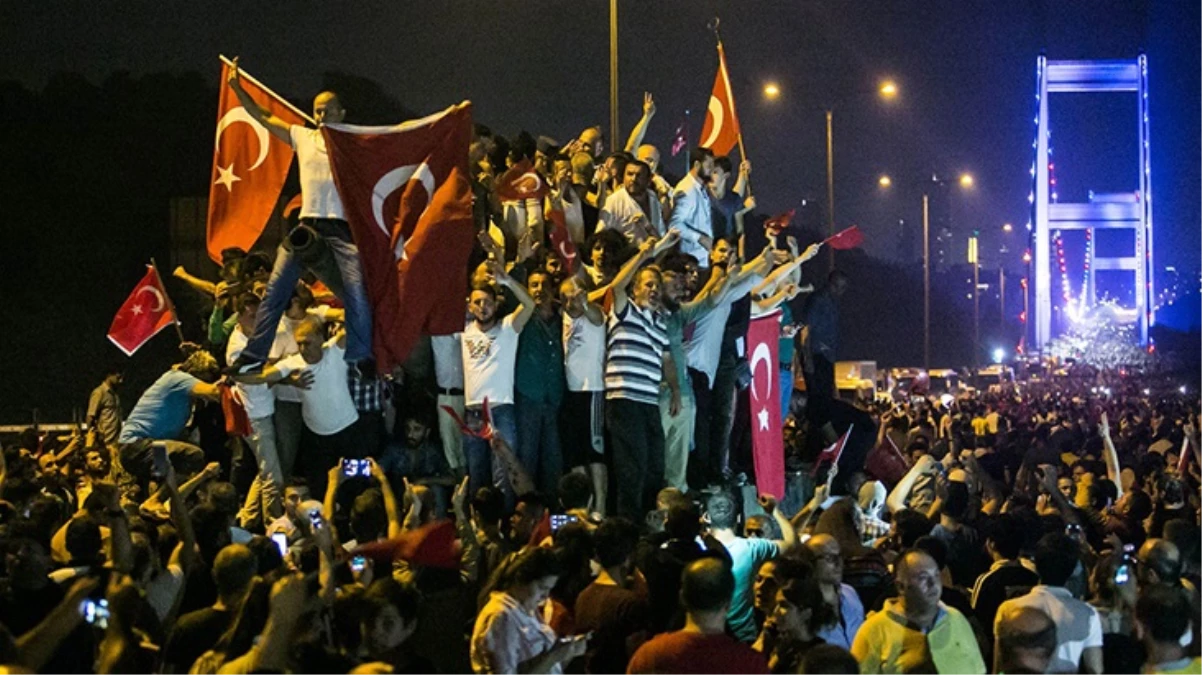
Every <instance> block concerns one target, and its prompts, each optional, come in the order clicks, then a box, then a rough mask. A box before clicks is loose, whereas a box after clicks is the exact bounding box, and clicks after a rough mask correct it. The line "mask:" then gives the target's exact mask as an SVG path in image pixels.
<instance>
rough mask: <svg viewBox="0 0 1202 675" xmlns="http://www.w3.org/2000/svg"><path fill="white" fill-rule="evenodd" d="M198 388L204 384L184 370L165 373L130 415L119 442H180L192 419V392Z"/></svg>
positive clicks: (144, 394) (145, 393) (151, 386)
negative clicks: (144, 440)
mask: <svg viewBox="0 0 1202 675" xmlns="http://www.w3.org/2000/svg"><path fill="white" fill-rule="evenodd" d="M197 384H200V380H198V379H196V378H195V377H193V376H191V375H189V374H188V373H185V372H183V371H182V370H168V371H167V372H165V373H163V374H162V375H161V376H159V379H157V380H155V382H154V384H152V385H150V388H149V389H147V390H146V391H145V392H143V394H142V398H140V399H138V403H137V405H135V406H134V409H133V411H132V412H130V413H129V418H128V419H126V420H125V425H124V426H123V427H122V428H121V436H120V439H119V442H120V443H133V442H134V441H139V440H143V439H150V440H155V441H161V440H174V439H177V438H178V437H179V435H180V434H181V433H183V431H184V426H186V425H187V424H188V418H189V417H191V415H192V388H193V387H195V386H196V385H197Z"/></svg>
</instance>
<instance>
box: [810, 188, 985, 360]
mask: <svg viewBox="0 0 1202 675" xmlns="http://www.w3.org/2000/svg"><path fill="white" fill-rule="evenodd" d="M965 177H967V179H968V180H967V181H966V180H965ZM930 183H932V184H937V185H946V184H947V183H948V181H947V180H945V179H940V178H939V177H938V176H937V175H932V176H931V180H930ZM959 183H960V186H961V187H962V188H964V189H968V188H970V187H972V185H973V180H972V176H971V175H969V174H963V175H962V176H960V180H959ZM877 184H879V185H880V186H881V187H882V188H888V187H890V186H892V185H893V179H892V178H890V177H889V176H888V175H884V174H883V175H881V177H880V178H878V179H877ZM831 267H832V268H833V267H834V263H833V262H832V264H831ZM973 297H974V298H975V297H976V290H975V289H974V291H973ZM922 367H923V368H925V369H926V370H930V369H931V197H930V190H929V189H928V182H927V181H923V182H922Z"/></svg>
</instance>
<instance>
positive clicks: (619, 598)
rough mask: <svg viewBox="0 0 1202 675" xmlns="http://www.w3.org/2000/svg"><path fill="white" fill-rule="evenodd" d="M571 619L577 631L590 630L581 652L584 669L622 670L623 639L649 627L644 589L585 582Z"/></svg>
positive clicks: (624, 652)
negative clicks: (585, 645) (583, 652)
mask: <svg viewBox="0 0 1202 675" xmlns="http://www.w3.org/2000/svg"><path fill="white" fill-rule="evenodd" d="M640 591H642V592H640ZM574 618H575V619H576V632H577V633H578V634H583V633H589V632H592V633H594V635H593V638H592V639H591V640H589V645H588V653H587V654H586V655H585V662H586V663H587V668H586V670H587V672H590V673H622V672H625V671H626V663H627V661H628V659H629V656H630V654H629V652H627V651H626V640H627V639H629V638H630V636H632V635H634V634H635V633H638V632H639V631H643V630H647V628H648V627H649V626H650V617H649V613H648V607H647V594H646V588H645V587H644V588H622V587H620V586H614V585H612V584H608V585H606V584H598V583H596V582H594V583H592V584H589V585H588V587H587V588H585V589H584V590H583V591H581V592H580V595H578V596H577V597H576V607H575V611H574Z"/></svg>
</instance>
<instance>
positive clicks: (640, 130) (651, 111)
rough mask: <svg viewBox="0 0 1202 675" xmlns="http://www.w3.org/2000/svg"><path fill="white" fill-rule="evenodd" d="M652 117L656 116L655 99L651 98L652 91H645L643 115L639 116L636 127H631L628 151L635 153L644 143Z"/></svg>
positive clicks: (627, 141)
mask: <svg viewBox="0 0 1202 675" xmlns="http://www.w3.org/2000/svg"><path fill="white" fill-rule="evenodd" d="M652 117H655V99H653V98H651V92H649V91H647V92H643V116H642V117H640V118H639V122H638V124H636V125H634V129H631V131H630V138H627V139H626V152H630V153H633V152H634V151H635V150H637V149H638V147H639V146H640V145H642V144H643V137H644V136H646V135H647V126H648V125H649V124H651V118H652Z"/></svg>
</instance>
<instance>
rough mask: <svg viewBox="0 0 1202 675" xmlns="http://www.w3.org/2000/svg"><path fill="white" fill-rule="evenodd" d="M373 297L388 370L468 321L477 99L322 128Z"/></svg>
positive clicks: (380, 356)
mask: <svg viewBox="0 0 1202 675" xmlns="http://www.w3.org/2000/svg"><path fill="white" fill-rule="evenodd" d="M322 129H323V133H324V134H325V138H326V148H327V150H328V151H329V153H330V166H331V168H332V169H333V172H334V183H335V184H336V185H337V186H338V194H339V195H340V196H341V197H342V203H343V206H344V207H345V209H346V217H347V222H349V223H350V226H351V232H352V233H353V234H354V237H355V243H356V244H357V245H358V246H359V258H360V260H361V262H362V264H363V275H364V278H365V281H366V282H367V295H368V297H369V298H370V300H371V304H372V312H373V316H372V323H373V324H374V325H373V330H372V341H373V345H374V350H375V356H376V360H377V361H378V362H379V366H380V368H381V369H382V370H383V372H388V371H389V370H391V369H392V366H393V365H394V364H397V363H401V362H402V361H404V360H405V357H407V356H408V355H409V351H410V350H411V349H412V348H413V345H414V344H416V343H417V339H418V337H419V336H420V335H421V334H423V333H425V334H428V335H449V334H451V333H455V332H457V331H461V330H463V320H464V316H465V314H466V311H467V259H468V255H469V254H470V253H471V250H472V242H473V241H474V237H475V226H474V225H473V224H472V191H471V184H470V182H469V180H468V161H467V151H468V145H469V144H470V143H471V136H472V107H471V103H469V102H466V101H465V102H463V103H460V104H459V105H456V106H452V107H450V108H448V109H446V110H444V111H443V112H440V113H435V114H433V115H430V116H428V117H424V118H422V119H419V120H413V121H410V122H405V123H404V124H399V125H396V126H388V127H361V126H353V125H347V124H334V125H327V126H324V127H322Z"/></svg>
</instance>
